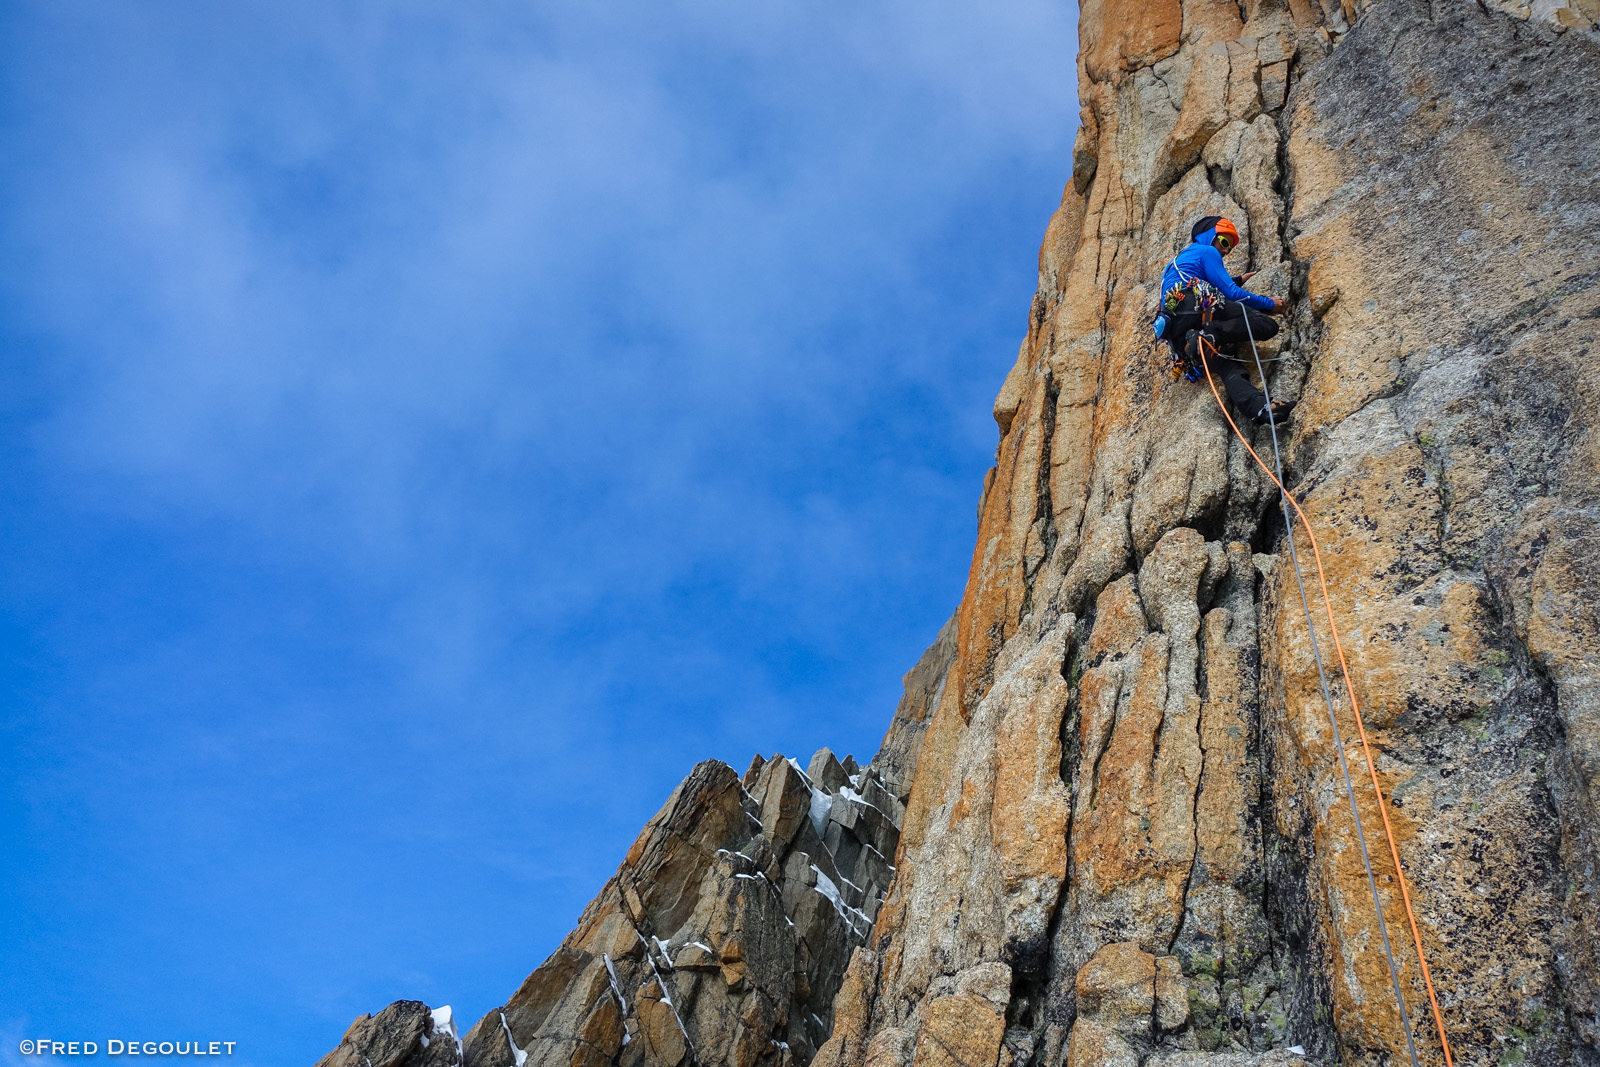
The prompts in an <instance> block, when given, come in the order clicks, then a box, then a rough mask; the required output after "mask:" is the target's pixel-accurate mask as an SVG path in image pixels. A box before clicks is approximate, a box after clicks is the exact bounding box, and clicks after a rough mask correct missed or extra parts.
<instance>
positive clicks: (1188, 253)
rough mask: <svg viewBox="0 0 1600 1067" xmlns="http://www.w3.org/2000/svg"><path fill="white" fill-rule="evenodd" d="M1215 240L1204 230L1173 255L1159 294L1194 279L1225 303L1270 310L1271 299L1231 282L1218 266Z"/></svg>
mask: <svg viewBox="0 0 1600 1067" xmlns="http://www.w3.org/2000/svg"><path fill="white" fill-rule="evenodd" d="M1216 239H1217V231H1216V230H1207V231H1206V232H1205V233H1202V234H1201V235H1200V236H1198V237H1196V238H1195V239H1194V243H1193V244H1191V245H1190V246H1189V247H1188V248H1185V249H1184V250H1183V251H1182V252H1179V253H1178V254H1177V255H1176V256H1174V257H1173V258H1172V261H1171V262H1170V263H1168V264H1167V269H1166V270H1164V271H1162V272H1161V292H1162V293H1163V294H1165V293H1167V292H1168V291H1170V290H1171V289H1172V287H1173V286H1176V285H1183V284H1184V283H1186V282H1189V281H1192V280H1193V279H1195V278H1197V277H1198V278H1201V279H1203V280H1205V281H1206V282H1208V283H1210V284H1211V285H1213V286H1215V287H1216V289H1217V291H1218V292H1220V293H1221V294H1222V295H1223V296H1225V297H1227V298H1228V299H1229V300H1237V301H1239V303H1241V304H1243V305H1245V306H1246V307H1253V308H1255V309H1256V310H1257V311H1271V310H1272V306H1273V305H1272V297H1270V296H1262V295H1261V294H1259V293H1252V292H1250V291H1249V290H1248V289H1244V288H1242V287H1240V286H1239V285H1237V284H1235V283H1234V280H1233V277H1232V276H1231V275H1230V274H1229V273H1228V271H1227V269H1226V268H1224V267H1223V265H1222V253H1221V252H1218V251H1217V248H1216V246H1215V245H1213V244H1212V243H1211V242H1212V241H1214V240H1216Z"/></svg>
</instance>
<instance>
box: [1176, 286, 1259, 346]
mask: <svg viewBox="0 0 1600 1067" xmlns="http://www.w3.org/2000/svg"><path fill="white" fill-rule="evenodd" d="M1246 315H1248V316H1250V329H1249V332H1248V333H1247V332H1245V325H1244V322H1245V316H1246ZM1199 318H1200V316H1198V315H1196V316H1195V319H1196V320H1197V321H1196V324H1195V325H1194V326H1190V327H1188V329H1190V330H1193V329H1196V328H1197V327H1198V326H1199V323H1198V319H1199ZM1211 332H1212V333H1213V334H1215V335H1216V337H1217V343H1218V344H1220V345H1222V346H1223V347H1222V350H1223V351H1224V352H1228V351H1233V352H1237V353H1238V354H1239V355H1240V356H1244V357H1247V358H1248V356H1249V354H1250V337H1251V335H1252V334H1253V335H1254V336H1255V339H1256V340H1257V341H1265V340H1267V339H1268V338H1269V337H1276V336H1278V322H1277V320H1276V319H1273V318H1270V317H1269V316H1268V315H1267V314H1266V313H1265V312H1262V311H1257V310H1256V309H1255V308H1247V307H1245V306H1244V305H1243V304H1241V303H1239V301H1237V300H1229V301H1227V302H1226V303H1224V304H1223V305H1222V309H1221V310H1220V311H1218V312H1217V313H1216V314H1215V315H1212V316H1211ZM1180 336H1181V335H1180ZM1235 345H1237V346H1238V347H1237V348H1234V347H1233V346H1235Z"/></svg>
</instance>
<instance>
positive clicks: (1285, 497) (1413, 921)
mask: <svg viewBox="0 0 1600 1067" xmlns="http://www.w3.org/2000/svg"><path fill="white" fill-rule="evenodd" d="M1244 319H1245V330H1246V332H1247V335H1248V336H1249V338H1250V351H1251V354H1252V355H1253V356H1254V357H1255V360H1256V373H1257V374H1260V375H1261V386H1262V395H1263V402H1264V403H1265V405H1266V411H1267V421H1268V424H1269V426H1270V427H1271V432H1272V458H1273V462H1274V464H1275V466H1276V468H1277V473H1276V474H1275V473H1273V469H1272V468H1270V467H1268V466H1267V465H1266V463H1265V462H1264V461H1263V460H1262V459H1261V457H1260V456H1259V455H1257V453H1256V450H1255V449H1254V448H1252V447H1250V442H1249V440H1247V439H1246V438H1245V435H1244V434H1243V433H1241V432H1240V430H1239V427H1238V424H1236V423H1235V422H1234V421H1233V416H1231V415H1229V414H1228V408H1227V405H1226V404H1224V403H1223V402H1222V394H1221V393H1220V392H1218V391H1217V383H1216V379H1215V378H1213V377H1212V374H1211V364H1210V361H1209V360H1208V359H1207V358H1206V350H1207V349H1208V348H1211V351H1212V352H1213V354H1215V353H1216V350H1215V349H1214V348H1212V347H1211V344H1210V342H1208V341H1207V340H1206V338H1205V336H1204V334H1201V335H1199V337H1198V347H1199V349H1200V363H1201V366H1202V367H1203V368H1204V370H1205V373H1206V383H1207V384H1208V385H1210V386H1211V395H1212V396H1213V397H1215V398H1216V401H1217V407H1218V408H1219V409H1220V410H1221V411H1222V417H1223V418H1225V419H1227V420H1228V426H1229V427H1231V428H1232V430H1233V433H1234V436H1235V437H1237V438H1238V439H1239V443H1240V444H1242V445H1244V448H1245V451H1246V452H1249V453H1250V458H1251V459H1253V460H1255V461H1256V465H1257V466H1258V467H1260V468H1261V470H1262V471H1263V472H1264V473H1265V474H1266V476H1267V477H1268V478H1270V479H1271V480H1272V484H1273V485H1275V486H1277V487H1278V493H1279V500H1280V503H1281V505H1282V507H1283V521H1284V529H1285V532H1286V533H1287V534H1288V539H1289V558H1290V560H1291V561H1292V563H1293V565H1294V572H1295V583H1296V584H1297V585H1298V586H1299V589H1300V603H1301V606H1302V608H1304V610H1305V616H1306V629H1307V631H1308V632H1309V633H1310V635H1311V653H1312V656H1313V658H1314V659H1315V660H1316V664H1317V678H1318V680H1319V681H1320V682H1321V684H1322V696H1323V700H1324V701H1326V702H1327V705H1328V721H1329V722H1330V723H1331V724H1332V726H1333V741H1334V748H1335V751H1336V752H1337V753H1338V756H1339V767H1340V770H1341V771H1342V772H1343V773H1344V784H1345V793H1346V796H1347V797H1348V798H1349V801H1350V813H1351V815H1353V816H1354V817H1355V824H1356V839H1357V841H1358V842H1359V843H1360V845H1361V862H1362V864H1363V865H1364V867H1365V869H1366V874H1367V886H1368V888H1369V889H1370V890H1371V891H1372V905H1373V909H1374V911H1376V913H1377V917H1378V932H1379V934H1380V935H1381V937H1382V939H1383V951H1384V955H1385V956H1386V957H1387V958H1388V961H1389V979H1390V981H1391V982H1392V983H1393V985H1394V996H1395V1003H1396V1004H1397V1005H1398V1006H1399V1009H1400V1023H1401V1026H1402V1027H1403V1029H1404V1031H1405V1037H1406V1049H1407V1051H1408V1052H1409V1053H1410V1055H1411V1063H1412V1067H1420V1065H1419V1064H1418V1061H1417V1048H1416V1044H1415V1043H1414V1042H1413V1040H1412V1036H1411V1019H1410V1016H1409V1015H1408V1014H1407V1012H1406V1002H1405V996H1404V994H1403V993H1402V991H1401V988H1400V972H1399V968H1398V967H1397V966H1396V964H1395V960H1394V951H1393V949H1392V948H1391V947H1390V944H1389V930H1388V925H1387V924H1386V923H1385V922H1384V918H1383V904H1382V902H1381V900H1380V899H1379V897H1378V883H1377V880H1376V879H1375V878H1374V877H1373V874H1372V856H1371V854H1370V853H1369V852H1368V850H1367V838H1366V833H1365V832H1364V830H1363V828H1362V823H1361V812H1360V809H1359V808H1357V806H1356V796H1355V786H1354V785H1353V784H1352V782H1351V780H1350V765H1349V761H1348V759H1347V758H1346V756H1345V750H1344V740H1343V738H1342V737H1341V735H1340V732H1339V719H1338V715H1337V714H1336V713H1335V710H1334V703H1333V694H1332V691H1331V690H1330V689H1329V686H1328V678H1327V672H1326V670H1325V669H1324V668H1323V664H1322V653H1321V650H1320V648H1319V647H1318V644H1317V634H1316V627H1315V626H1314V625H1312V619H1311V602H1310V599H1309V598H1308V597H1307V596H1306V587H1305V579H1304V577H1303V576H1302V574H1301V570H1300V556H1299V552H1298V551H1297V550H1296V548H1295V543H1294V524H1293V521H1292V520H1291V519H1290V516H1289V508H1290V507H1291V506H1293V508H1294V511H1295V514H1296V515H1298V516H1299V518H1300V525H1301V526H1302V527H1304V528H1305V531H1306V538H1307V539H1308V540H1309V541H1310V542H1311V553H1312V557H1313V559H1314V560H1315V562H1316V565H1317V581H1318V583H1319V584H1320V585H1321V587H1322V603H1323V606H1324V608H1325V609H1326V611H1327V615H1328V630H1329V632H1330V633H1331V634H1332V635H1333V647H1334V651H1335V652H1337V653H1338V656H1339V670H1340V673H1341V674H1342V675H1343V676H1344V687H1345V692H1346V694H1347V695H1348V696H1349V698H1350V710H1351V711H1352V712H1353V713H1354V715H1355V720H1356V729H1357V731H1358V733H1359V734H1360V737H1361V750H1362V752H1363V754H1364V755H1365V757H1366V762H1367V771H1368V773H1369V774H1370V775H1371V778H1372V789H1373V792H1374V793H1375V794H1376V795H1377V798H1378V814H1379V815H1380V816H1382V818H1383V835H1384V838H1385V839H1386V840H1387V841H1388V844H1389V855H1390V858H1391V859H1392V860H1393V861H1394V871H1395V877H1396V879H1397V880H1398V881H1399V884H1400V897H1401V899H1402V900H1403V901H1404V902H1405V908H1406V918H1407V920H1408V921H1409V923H1410V925H1411V937H1412V941H1413V943H1414V944H1415V946H1416V950H1417V962H1418V963H1419V964H1420V965H1421V969H1422V980H1423V983H1424V984H1425V985H1426V986H1427V990H1428V1000H1429V1002H1430V1004H1431V1005H1432V1007H1433V1020H1434V1023H1435V1025H1437V1027H1438V1030H1439V1044H1440V1047H1441V1048H1442V1049H1443V1050H1444V1061H1445V1064H1446V1065H1447V1067H1454V1063H1455V1061H1454V1060H1453V1059H1452V1058H1451V1055H1450V1040H1449V1038H1448V1037H1446V1035H1445V1029H1444V1017H1443V1016H1442V1015H1441V1014H1440V1011H1439V999H1438V997H1437V996H1436V995H1435V994H1434V990H1433V978H1432V975H1431V974H1430V973H1429V971H1428V959H1427V956H1426V955H1425V954H1424V952H1423V950H1422V935H1421V934H1420V933H1419V932H1418V930H1417V918H1416V915H1415V914H1414V913H1413V911H1412V908H1411V893H1410V890H1409V889H1408V888H1407V886H1406V876H1405V870H1404V869H1403V868H1402V867H1401V865H1400V850H1399V848H1398V847H1396V845H1395V840H1394V831H1393V828H1392V827H1391V826H1390V825H1389V812H1388V810H1387V805H1386V804H1385V801H1384V797H1383V787H1382V786H1381V785H1380V784H1379V782H1378V770H1377V764H1376V763H1375V761H1374V760H1373V758H1372V747H1371V745H1370V743H1369V742H1368V739H1367V728H1366V724H1365V723H1364V722H1363V721H1362V718H1361V706H1360V703H1359V702H1358V701H1357V699H1356V691H1355V686H1354V685H1353V684H1351V681H1350V667H1349V664H1348V663H1347V662H1346V659H1345V654H1344V645H1343V643H1342V642H1341V641H1340V640H1339V627H1338V625H1337V624H1336V623H1335V622H1334V618H1333V601H1332V599H1331V598H1330V597H1329V595H1328V579H1327V574H1326V573H1325V571H1324V570H1323V566H1322V551H1321V549H1320V548H1319V547H1318V545H1317V537H1316V534H1315V533H1313V532H1312V530H1311V521H1310V519H1308V518H1307V517H1306V513H1305V511H1304V510H1303V509H1302V508H1301V507H1300V502H1299V501H1298V500H1296V499H1295V497H1294V494H1293V493H1291V492H1289V490H1288V488H1287V487H1286V486H1285V485H1284V484H1283V459H1282V456H1281V455H1280V453H1279V449H1278V426H1277V420H1276V419H1275V418H1273V416H1272V395H1271V393H1270V392H1269V391H1268V387H1267V380H1266V374H1265V373H1264V368H1263V367H1262V366H1261V364H1262V360H1261V355H1260V353H1259V352H1258V351H1257V350H1256V339H1255V334H1254V332H1253V331H1251V330H1250V318H1249V315H1248V314H1246V315H1245V316H1244Z"/></svg>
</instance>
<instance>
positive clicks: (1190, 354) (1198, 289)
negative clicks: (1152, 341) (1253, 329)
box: [1155, 256, 1226, 382]
mask: <svg viewBox="0 0 1600 1067" xmlns="http://www.w3.org/2000/svg"><path fill="white" fill-rule="evenodd" d="M1167 265H1168V266H1169V267H1171V268H1172V269H1173V270H1174V271H1176V272H1177V274H1178V284H1177V285H1174V286H1173V287H1172V288H1170V289H1168V290H1167V291H1166V292H1165V293H1162V294H1161V310H1160V312H1158V313H1157V314H1156V318H1155V332H1156V336H1157V337H1164V336H1166V332H1167V330H1169V329H1171V328H1172V323H1173V321H1174V319H1175V317H1176V316H1177V314H1178V309H1179V308H1181V307H1183V304H1184V301H1186V300H1188V299H1189V298H1191V297H1193V299H1194V311H1198V312H1199V313H1200V328H1201V330H1202V331H1203V330H1204V329H1205V327H1207V326H1209V325H1211V316H1213V315H1214V314H1216V312H1217V309H1219V308H1220V307H1222V305H1223V304H1224V303H1226V300H1225V298H1224V297H1223V295H1222V293H1221V292H1219V291H1218V289H1217V287H1216V286H1214V285H1212V284H1211V283H1210V282H1208V281H1206V280H1205V279H1204V278H1202V277H1200V276H1199V275H1195V276H1193V277H1191V276H1189V275H1187V274H1185V273H1184V272H1183V268H1182V267H1180V266H1178V257H1177V256H1173V257H1172V259H1171V260H1170V261H1169V262H1168V264H1167ZM1193 313H1194V312H1193V311H1191V312H1190V314H1193ZM1169 340H1170V339H1169ZM1180 340H1181V341H1182V343H1181V344H1176V345H1171V344H1169V347H1170V348H1171V350H1172V376H1173V377H1174V378H1184V379H1186V380H1188V381H1191V382H1198V381H1199V380H1200V379H1201V377H1202V376H1203V371H1202V370H1201V367H1200V362H1199V358H1198V357H1199V349H1198V344H1197V345H1196V346H1195V348H1194V350H1193V351H1191V349H1190V345H1189V343H1188V338H1181V339H1180Z"/></svg>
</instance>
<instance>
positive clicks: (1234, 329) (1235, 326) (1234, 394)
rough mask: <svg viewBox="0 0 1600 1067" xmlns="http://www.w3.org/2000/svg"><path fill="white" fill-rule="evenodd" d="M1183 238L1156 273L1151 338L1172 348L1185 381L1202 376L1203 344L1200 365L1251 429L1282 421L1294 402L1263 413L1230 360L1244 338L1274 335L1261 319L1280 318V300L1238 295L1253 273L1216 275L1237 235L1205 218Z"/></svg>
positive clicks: (1283, 305)
mask: <svg viewBox="0 0 1600 1067" xmlns="http://www.w3.org/2000/svg"><path fill="white" fill-rule="evenodd" d="M1190 237H1191V238H1192V240H1191V242H1190V244H1189V246H1188V247H1187V248H1185V249H1184V250H1183V251H1182V252H1179V253H1178V254H1177V255H1176V256H1174V257H1173V258H1172V260H1171V262H1169V263H1168V264H1167V269H1166V270H1164V271H1162V273H1161V309H1160V312H1159V313H1158V314H1157V316H1156V336H1157V337H1163V338H1165V339H1166V341H1167V344H1169V345H1170V346H1172V359H1173V363H1174V365H1175V366H1176V367H1177V368H1178V371H1182V372H1184V373H1185V374H1186V376H1187V377H1188V378H1189V380H1190V381H1199V380H1200V377H1201V375H1202V374H1203V373H1204V371H1203V370H1202V369H1201V362H1200V352H1199V345H1200V342H1201V340H1202V339H1204V340H1205V342H1206V345H1207V348H1206V353H1205V354H1206V359H1207V361H1209V362H1210V365H1211V368H1212V370H1214V371H1216V372H1217V376H1218V377H1220V378H1221V379H1222V382H1223V384H1224V385H1225V386H1227V389H1228V399H1230V400H1232V401H1233V406H1234V407H1235V408H1236V409H1237V410H1239V411H1241V412H1243V413H1244V414H1245V416H1247V417H1248V418H1250V419H1251V420H1252V421H1254V422H1258V423H1264V422H1267V421H1269V420H1271V421H1279V420H1281V419H1283V418H1285V417H1286V416H1287V415H1288V414H1289V409H1291V408H1292V407H1294V402H1293V401H1287V402H1285V401H1278V402H1276V403H1274V404H1273V405H1272V410H1271V411H1270V412H1268V410H1267V404H1266V396H1265V395H1264V394H1263V393H1262V392H1261V390H1260V389H1257V388H1256V387H1255V385H1254V384H1252V383H1251V381H1250V378H1249V376H1248V375H1247V374H1246V373H1245V365H1244V364H1243V363H1241V362H1240V361H1239V360H1238V359H1237V358H1234V357H1235V352H1236V347H1235V346H1237V345H1242V344H1247V343H1248V342H1249V341H1250V339H1251V338H1252V337H1254V339H1255V340H1256V341H1265V340H1266V339H1268V338H1269V337H1273V336H1275V335H1276V334H1277V332H1278V324H1277V323H1276V322H1273V321H1272V320H1271V319H1269V318H1267V316H1266V315H1264V314H1261V313H1262V312H1268V313H1270V314H1273V315H1278V314H1282V313H1283V312H1284V311H1285V310H1286V309H1287V308H1288V306H1289V304H1288V301H1286V300H1283V299H1281V298H1279V297H1274V296H1263V295H1261V294H1260V293H1252V292H1250V291H1249V290H1247V289H1244V288H1242V287H1241V286H1242V283H1243V282H1245V281H1246V280H1248V279H1249V278H1250V277H1251V276H1252V275H1253V274H1254V273H1255V272H1254V271H1251V272H1250V273H1249V274H1242V275H1239V276H1237V277H1230V276H1229V274H1228V272H1227V271H1226V270H1225V269H1223V266H1222V257H1223V256H1225V255H1227V254H1228V253H1229V252H1230V251H1232V250H1233V249H1234V247H1236V246H1237V245H1238V243H1239V231H1238V229H1237V228H1236V227H1235V226H1234V225H1233V223H1231V222H1229V221H1228V220H1227V219H1225V218H1223V217H1222V216H1221V215H1207V216H1206V217H1205V218H1203V219H1201V220H1200V221H1199V222H1197V223H1195V224H1194V229H1193V230H1192V231H1191V232H1190ZM1208 312H1209V315H1208V314H1207V313H1208ZM1247 317H1248V326H1247V325H1246V322H1247ZM1208 318H1209V322H1208V321H1207V320H1208ZM1219 350H1220V351H1219ZM1219 355H1220V356H1221V358H1218V356H1219ZM1178 371H1175V372H1174V373H1178Z"/></svg>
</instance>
